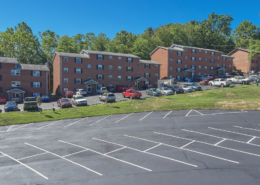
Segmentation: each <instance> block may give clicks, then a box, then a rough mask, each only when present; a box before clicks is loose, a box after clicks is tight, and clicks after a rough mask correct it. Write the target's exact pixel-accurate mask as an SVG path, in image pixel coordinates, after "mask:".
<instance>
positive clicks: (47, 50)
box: [38, 30, 59, 60]
mask: <svg viewBox="0 0 260 185" xmlns="http://www.w3.org/2000/svg"><path fill="white" fill-rule="evenodd" d="M38 34H39V36H40V38H41V48H42V51H43V53H44V54H45V56H46V58H48V59H49V60H52V57H53V55H54V52H55V48H56V47H57V45H58V40H59V35H57V34H55V32H53V31H50V30H46V31H45V32H43V33H41V32H38Z"/></svg>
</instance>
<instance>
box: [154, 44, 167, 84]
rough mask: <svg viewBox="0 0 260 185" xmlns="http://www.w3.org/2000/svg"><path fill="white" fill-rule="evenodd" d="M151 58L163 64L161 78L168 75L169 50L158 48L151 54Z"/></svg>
mask: <svg viewBox="0 0 260 185" xmlns="http://www.w3.org/2000/svg"><path fill="white" fill-rule="evenodd" d="M151 60H152V61H155V62H158V63H160V64H162V65H161V67H160V79H162V78H164V77H168V69H169V67H168V50H166V49H162V48H158V49H157V50H156V51H155V52H154V53H153V54H152V55H151Z"/></svg>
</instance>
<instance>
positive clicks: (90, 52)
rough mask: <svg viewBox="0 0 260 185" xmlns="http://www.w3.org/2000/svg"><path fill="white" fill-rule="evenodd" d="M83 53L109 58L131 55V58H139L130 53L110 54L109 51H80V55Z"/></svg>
mask: <svg viewBox="0 0 260 185" xmlns="http://www.w3.org/2000/svg"><path fill="white" fill-rule="evenodd" d="M83 52H86V53H88V54H100V55H111V56H126V55H131V56H132V58H141V57H139V56H136V55H134V54H131V53H115V52H110V51H96V50H87V49H82V50H81V52H80V54H82V53H83Z"/></svg>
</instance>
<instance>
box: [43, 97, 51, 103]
mask: <svg viewBox="0 0 260 185" xmlns="http://www.w3.org/2000/svg"><path fill="white" fill-rule="evenodd" d="M49 101H50V98H49V96H42V102H49Z"/></svg>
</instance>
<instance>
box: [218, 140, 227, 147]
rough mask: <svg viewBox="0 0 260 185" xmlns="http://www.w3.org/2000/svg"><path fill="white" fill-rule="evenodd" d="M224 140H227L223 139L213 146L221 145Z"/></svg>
mask: <svg viewBox="0 0 260 185" xmlns="http://www.w3.org/2000/svg"><path fill="white" fill-rule="evenodd" d="M226 140H227V139H223V140H221V141H219V142H217V143H216V144H215V146H217V145H218V144H220V143H222V142H223V141H226Z"/></svg>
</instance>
